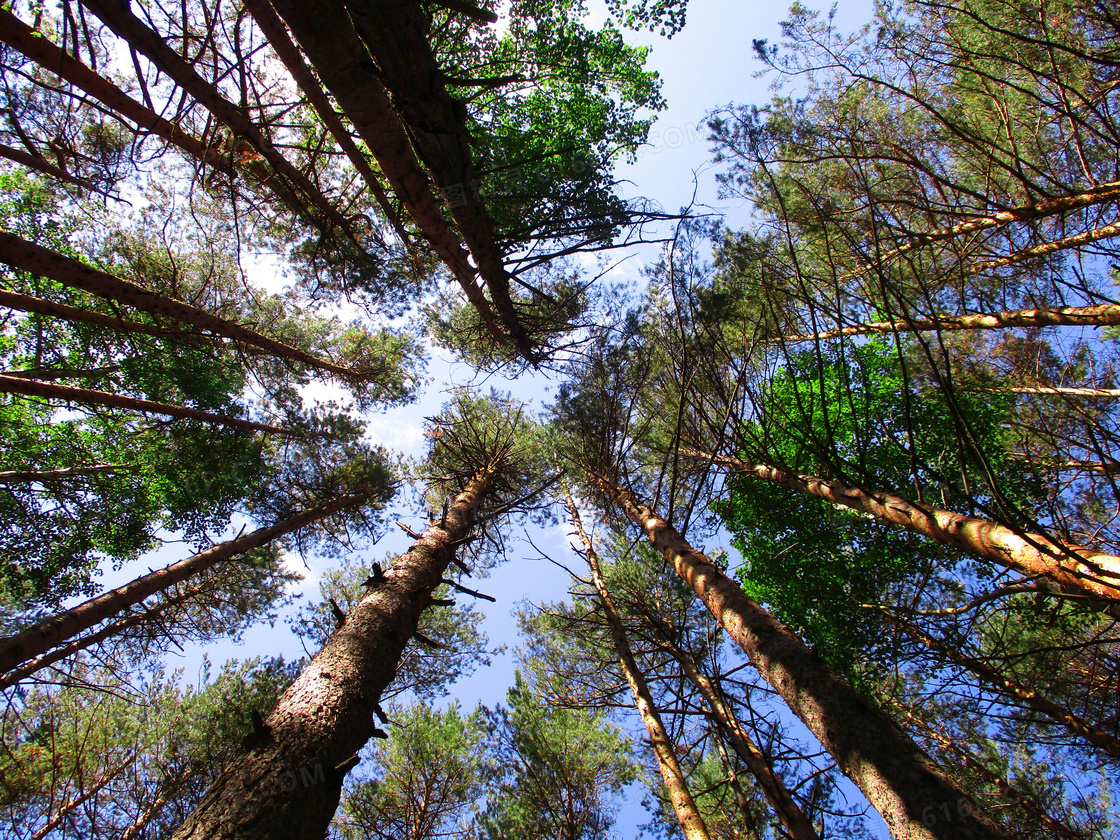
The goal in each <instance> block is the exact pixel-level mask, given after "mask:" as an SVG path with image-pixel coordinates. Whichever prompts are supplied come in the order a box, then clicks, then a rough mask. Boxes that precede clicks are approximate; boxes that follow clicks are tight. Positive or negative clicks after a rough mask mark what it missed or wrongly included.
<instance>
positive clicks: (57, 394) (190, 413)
mask: <svg viewBox="0 0 1120 840" xmlns="http://www.w3.org/2000/svg"><path fill="white" fill-rule="evenodd" d="M0 394H20V395H22V396H25V397H41V398H43V399H47V400H65V401H67V402H76V403H81V404H82V405H103V406H105V407H106V408H121V409H124V410H126V411H139V412H141V413H144V414H162V415H163V416H165V417H175V418H178V419H180V420H199V421H201V422H203V423H216V424H218V425H220V426H229V427H230V428H233V429H247V430H249V431H254V432H274V433H275V434H278V435H286V436H289V437H291V436H293V435H295V434H296V433H295V432H293V431H290V430H289V429H283V428H281V427H280V426H270V425H268V424H267V423H257V422H255V421H253V420H242V419H241V418H240V417H228V416H226V415H225V414H214V413H213V412H210V411H201V410H199V409H197V408H186V407H184V406H181V405H168V404H166V403H159V402H153V401H152V400H138V399H135V398H134V397H122V396H120V395H119V394H110V393H107V392H105V391H95V390H93V389H91V388H71V387H70V386H69V385H55V384H53V383H50V382H39V381H37V380H34V379H20V378H19V377H15V376H3V375H0Z"/></svg>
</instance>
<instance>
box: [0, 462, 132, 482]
mask: <svg viewBox="0 0 1120 840" xmlns="http://www.w3.org/2000/svg"><path fill="white" fill-rule="evenodd" d="M136 471H137V467H136V466H135V465H134V464H90V465H88V466H85V467H61V468H59V469H57V470H0V484H31V483H33V482H39V483H46V482H48V481H69V480H70V479H72V478H81V477H83V476H87V475H103V474H105V473H117V472H136Z"/></svg>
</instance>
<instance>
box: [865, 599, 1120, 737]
mask: <svg viewBox="0 0 1120 840" xmlns="http://www.w3.org/2000/svg"><path fill="white" fill-rule="evenodd" d="M883 615H885V616H886V617H887V618H888V619H889V620H890V621H891V622H892V623H893V624H895V625H897V626H898V627H899V628H901V629H902V630H904V631H905V632H906V633H909V634H910V635H911V636H913V637H914V638H915V639H917V640H918V641H920V642H921V643H922V644H924V645H925V646H926V647H928V648H929V649H930V650H932V651H936V652H937V653H938V654H940V655H941V656H943V657H945V659H947V660H948V661H949V662H952V663H953V664H954V665H956V666H958V667H959V668H963V669H964V670H966V671H968V672H969V673H972V674H975V675H976V676H977V677H979V678H980V679H981V680H982V681H983V682H984V683H985V684H986V685H987V686H988V687H989V688H991V689H992V690H994V691H997V692H999V693H1000V694H1006V695H1007V696H1008V697H1013V698H1015V699H1016V700H1019V701H1020V702H1021V703H1023V704H1024V705H1025V706H1027V708H1029V709H1031V710H1033V711H1035V712H1038V713H1039V714H1042V715H1045V716H1046V717H1048V718H1050V719H1051V720H1054V721H1056V722H1058V723H1060V724H1062V725H1063V726H1065V727H1066V728H1068V729H1069V730H1070V732H1072V733H1074V734H1075V735H1077V736H1078V737H1080V738H1084V739H1085V740H1086V741H1088V742H1089V743H1090V744H1092V745H1093V746H1094V747H1096V748H1097V749H1100V750H1103V751H1104V752H1106V753H1108V754H1109V755H1110V756H1112V757H1113V758H1120V738H1116V736H1114V735H1110V734H1109V733H1107V732H1105V731H1104V730H1103V729H1101V728H1100V727H1099V726H1095V725H1094V724H1092V723H1090V722H1089V721H1087V720H1085V719H1084V718H1082V717H1081V716H1079V715H1075V714H1074V713H1073V712H1071V711H1070V710H1069V709H1067V708H1066V707H1065V706H1062V705H1061V704H1060V703H1056V702H1055V701H1053V700H1051V699H1050V698H1049V697H1047V696H1046V695H1044V694H1042V693H1041V692H1038V691H1035V690H1034V689H1031V688H1027V687H1026V686H1024V685H1022V684H1021V683H1019V682H1018V681H1017V680H1015V679H1014V678H1012V677H1008V676H1006V675H1005V674H1001V673H1000V672H999V671H997V670H996V669H995V668H993V667H992V666H991V665H989V664H987V663H986V662H984V661H982V660H980V659H977V658H976V657H974V656H967V655H966V654H963V653H961V651H960V649H959V648H957V647H956V646H954V645H950V644H946V643H945V642H943V641H941V640H940V639H935V638H934V637H933V636H930V635H929V634H928V633H926V632H924V631H922V630H921V629H919V628H918V627H915V626H914V625H913V624H911V623H910V622H909V621H906V620H905V619H903V618H901V617H900V616H897V615H895V614H894V613H893V612H891V611H890V610H883Z"/></svg>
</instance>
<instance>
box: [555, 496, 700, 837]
mask: <svg viewBox="0 0 1120 840" xmlns="http://www.w3.org/2000/svg"><path fill="white" fill-rule="evenodd" d="M564 499H565V501H566V502H567V504H568V513H569V515H570V516H571V518H572V525H574V526H575V529H576V533H577V534H578V535H579V540H580V542H581V543H583V551H584V558H585V559H586V560H587V565H588V566H589V567H590V568H591V581H592V583H593V584H594V585H595V591H596V592H597V593H598V595H599V601H600V603H601V604H602V605H603V614H604V615H605V616H606V619H607V625H608V626H609V627H610V631H611V640H612V641H613V642H614V649H615V652H616V653H617V655H618V664H619V665H620V666H621V667H622V673H623V674H624V675H625V676H626V682H627V683H629V685H630V691H631V693H633V695H634V704H635V706H637V708H638V714H639V715H640V716H641V718H642V723H644V724H645V727H646V732H647V733H648V734H649V743H650V747H651V748H652V749H653V754H654V756H655V757H656V758H657V769H658V770H659V771H661V780H662V782H663V783H664V784H665V792H666V793H667V794H668V796H669V802H670V803H671V804H672V806H673V811H674V812H675V813H676V815H677V820H678V821H679V822H680V824H681V831H682V832H683V833H684V836H685V837H686V838H687V840H711V834H709V833H708V826H707V824H706V823H705V822H704V817H703V816H702V815H701V813H700V810H699V809H698V808H697V807H696V802H695V801H693V799H692V794H691V793H690V792H689V789H688V781H687V780H686V779H685V776H684V771H683V770H681V765H680V762H678V761H677V754H676V751H675V749H674V748H673V740H672V739H671V738H670V737H669V733H668V732H667V731H666V730H665V725H664V724H663V723H662V722H661V715H660V713H659V712H658V711H657V706H656V705H655V704H654V702H653V695H652V694H651V693H650V690H649V686H648V685H647V684H646V680H645V677H644V676H643V675H642V672H641V669H640V668H639V667H638V663H637V660H635V659H634V652H633V651H632V650H631V649H630V642H629V641H628V640H627V638H626V629H625V627H623V624H622V618H621V616H619V614H618V610H617V609H616V608H615V605H614V599H613V598H611V594H610V592H609V591H608V590H607V584H606V581H604V580H603V571H602V568H601V567H600V565H599V555H598V554H596V552H595V548H594V547H593V546H592V544H591V538H590V537H589V536H588V535H587V532H586V531H585V530H584V529H583V522H582V521H581V520H580V518H579V511H578V510H577V509H576V504H575V502H574V501H573V500H572V496H571V494H570V493H568V492H565V494H564Z"/></svg>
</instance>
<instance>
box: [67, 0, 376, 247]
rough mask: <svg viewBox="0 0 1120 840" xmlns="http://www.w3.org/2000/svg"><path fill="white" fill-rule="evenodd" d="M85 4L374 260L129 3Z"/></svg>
mask: <svg viewBox="0 0 1120 840" xmlns="http://www.w3.org/2000/svg"><path fill="white" fill-rule="evenodd" d="M83 5H84V6H85V7H86V8H88V9H90V10H91V11H92V12H93V13H94V14H95V15H97V16H98V17H99V18H100V19H101V21H102V23H104V24H105V25H106V26H107V27H108V28H109V29H111V30H112V31H113V32H115V33H116V34H117V35H118V36H119V37H120V38H121V39H123V40H124V41H125V42H126V43H127V44H128V45H129V46H131V47H132V48H134V49H135V50H137V51H138V52H140V53H142V54H143V55H145V56H146V57H147V58H148V60H149V61H151V62H152V64H154V65H155V66H156V67H158V68H159V69H160V70H161V71H162V72H163V73H166V74H167V76H168V77H169V78H170V79H172V80H173V81H174V82H175V84H177V85H178V86H179V87H181V88H182V89H183V90H184V91H186V92H187V93H189V94H190V95H191V96H192V97H193V98H194V99H195V101H197V102H198V103H199V104H200V105H202V106H203V107H205V108H206V109H207V110H209V111H210V113H211V114H213V115H214V117H215V118H216V119H217V120H219V121H220V122H222V123H224V124H225V125H227V126H229V127H230V129H232V130H233V132H234V133H235V134H236V135H237V136H238V137H239V138H243V139H245V140H246V141H248V142H249V143H250V144H252V146H253V148H254V149H255V150H256V151H257V152H259V153H260V154H261V155H262V156H263V157H264V158H265V160H267V161H268V162H269V164H271V165H272V167H273V168H274V169H275V170H276V171H277V172H278V173H280V175H282V176H283V177H284V178H286V179H287V180H288V181H289V182H290V183H292V184H294V185H295V186H296V188H297V189H298V190H299V191H300V192H301V193H302V194H303V196H304V197H305V198H306V199H307V202H308V203H309V204H310V206H311V207H312V208H313V209H314V210H315V212H316V215H318V216H319V222H320V224H321V225H322V226H323V227H324V228H325V230H326V231H327V232H328V233H329V232H330V230H331V228H337V229H338V230H340V231H342V233H343V234H344V235H345V236H346V238H347V239H348V240H349V241H350V242H351V243H352V244H353V245H354V247H355V248H357V249H358V250H359V251H360V252H361V253H362V254H363V255H365V256H366V258H367V259H369V260H371V261H372V260H373V258H372V257H370V256H369V255H368V254H366V252H365V249H364V248H362V246H361V245H360V244H359V242H358V239H357V237H356V236H355V234H354V231H353V228H352V226H351V224H350V221H349V220H348V219H347V218H346V217H345V216H343V215H342V214H341V213H339V211H338V210H337V209H335V207H334V205H332V204H331V203H330V201H329V200H328V199H327V197H326V196H325V195H323V193H322V192H320V191H319V188H318V187H316V186H315V185H314V184H313V183H311V181H310V179H309V178H308V177H307V176H306V175H304V174H303V173H302V172H300V171H299V170H298V169H297V168H296V167H295V166H293V165H292V163H291V162H290V161H288V159H287V158H285V157H284V156H283V155H282V154H280V152H279V151H278V150H277V149H276V147H275V146H273V145H272V142H271V141H270V140H269V138H267V137H266V136H265V135H264V134H263V133H262V132H261V130H260V128H259V127H258V126H257V124H256V123H254V122H253V121H252V120H251V119H250V118H249V117H248V116H247V115H246V114H245V113H244V112H243V111H242V110H241V109H240V108H239V107H238V106H237V105H234V104H233V103H232V102H230V101H229V100H227V99H226V98H225V97H223V96H222V94H221V92H220V91H219V90H218V89H217V88H216V87H215V86H214V85H213V84H211V83H210V82H208V81H206V79H204V78H203V77H202V76H200V75H199V74H198V72H197V71H196V70H195V69H194V68H193V67H192V66H191V65H190V64H188V63H187V62H186V60H185V59H184V58H183V57H182V56H181V55H179V53H177V52H176V51H175V50H174V49H173V48H172V47H171V46H170V45H169V44H168V43H167V42H166V41H165V40H164V39H163V37H162V36H161V35H160V34H159V33H157V32H155V31H153V30H152V29H149V28H148V26H147V25H146V24H145V23H144V22H143V21H142V20H140V18H138V17H136V15H134V14H133V13H132V10H131V9H130V7H129V6H128V4H122V3H120V2H118V0H83Z"/></svg>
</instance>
